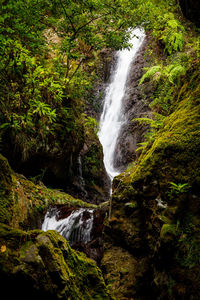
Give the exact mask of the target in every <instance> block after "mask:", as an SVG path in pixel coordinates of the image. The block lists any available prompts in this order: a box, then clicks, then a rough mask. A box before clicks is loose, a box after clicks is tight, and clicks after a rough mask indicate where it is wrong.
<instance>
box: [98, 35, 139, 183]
mask: <svg viewBox="0 0 200 300" xmlns="http://www.w3.org/2000/svg"><path fill="white" fill-rule="evenodd" d="M144 37H145V33H144V31H143V30H141V29H135V30H133V32H132V38H131V40H130V44H131V45H132V48H131V49H130V50H128V49H125V50H121V51H118V52H117V64H116V69H115V71H114V74H113V75H112V80H111V83H110V84H109V86H108V88H107V90H106V93H105V99H104V105H103V111H102V114H101V118H100V130H99V132H98V137H99V140H100V142H101V144H102V146H103V152H104V165H105V168H106V171H107V173H108V175H109V177H110V179H111V181H112V180H113V178H114V177H115V176H117V175H118V174H119V173H120V171H119V170H117V169H116V168H115V167H114V159H115V151H116V144H117V139H118V136H119V133H120V129H121V127H122V125H123V123H124V122H125V121H126V120H125V118H124V116H123V115H122V113H121V111H122V101H123V96H124V93H125V87H126V80H127V77H128V74H129V68H130V65H131V62H132V61H133V59H134V56H135V55H136V53H137V51H138V50H139V48H140V46H141V45H142V42H143V40H144Z"/></svg>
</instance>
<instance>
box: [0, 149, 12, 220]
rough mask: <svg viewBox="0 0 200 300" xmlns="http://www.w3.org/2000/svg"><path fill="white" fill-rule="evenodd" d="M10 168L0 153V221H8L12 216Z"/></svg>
mask: <svg viewBox="0 0 200 300" xmlns="http://www.w3.org/2000/svg"><path fill="white" fill-rule="evenodd" d="M12 185H13V180H12V170H11V168H10V166H9V164H8V161H7V159H6V158H5V157H3V156H2V155H1V154H0V222H3V223H9V222H10V221H11V216H12V205H13V193H12Z"/></svg>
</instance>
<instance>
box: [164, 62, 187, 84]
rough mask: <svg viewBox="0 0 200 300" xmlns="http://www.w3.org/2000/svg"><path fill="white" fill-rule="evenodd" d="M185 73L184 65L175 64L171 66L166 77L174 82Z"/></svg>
mask: <svg viewBox="0 0 200 300" xmlns="http://www.w3.org/2000/svg"><path fill="white" fill-rule="evenodd" d="M185 74H186V68H185V67H184V66H181V65H177V66H176V65H175V66H173V67H172V68H171V70H170V72H169V74H168V78H169V81H170V82H171V83H173V84H174V83H175V82H176V81H179V79H180V76H182V75H185Z"/></svg>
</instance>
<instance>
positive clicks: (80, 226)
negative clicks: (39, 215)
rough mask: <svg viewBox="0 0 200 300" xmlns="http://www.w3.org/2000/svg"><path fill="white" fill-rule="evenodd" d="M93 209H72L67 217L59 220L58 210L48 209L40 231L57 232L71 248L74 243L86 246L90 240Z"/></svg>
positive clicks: (54, 208)
mask: <svg viewBox="0 0 200 300" xmlns="http://www.w3.org/2000/svg"><path fill="white" fill-rule="evenodd" d="M93 219H94V216H93V209H86V208H79V209H74V210H73V211H72V212H71V213H70V214H69V216H68V217H66V218H64V219H60V220H59V210H58V209H57V208H56V207H52V208H49V210H48V211H47V213H46V215H45V219H44V222H43V224H42V230H44V231H47V230H56V231H58V232H59V233H60V234H61V235H62V236H63V237H64V238H65V239H66V240H67V241H68V242H69V244H70V245H71V246H73V245H74V244H76V243H80V242H81V243H84V244H87V243H88V242H90V241H91V240H92V228H93Z"/></svg>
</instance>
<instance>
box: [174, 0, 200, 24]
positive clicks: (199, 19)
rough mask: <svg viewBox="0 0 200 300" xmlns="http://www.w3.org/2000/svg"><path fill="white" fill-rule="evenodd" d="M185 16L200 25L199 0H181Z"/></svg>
mask: <svg viewBox="0 0 200 300" xmlns="http://www.w3.org/2000/svg"><path fill="white" fill-rule="evenodd" d="M179 3H180V6H181V9H182V12H183V14H184V16H185V17H186V18H187V19H189V20H190V21H192V22H193V23H194V24H195V25H196V26H197V27H200V2H199V0H179Z"/></svg>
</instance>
